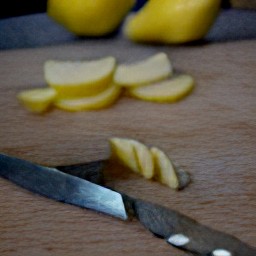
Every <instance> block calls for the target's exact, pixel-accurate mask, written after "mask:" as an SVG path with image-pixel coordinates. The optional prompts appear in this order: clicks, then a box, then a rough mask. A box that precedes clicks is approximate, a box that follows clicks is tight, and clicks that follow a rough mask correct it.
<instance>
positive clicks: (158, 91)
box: [129, 75, 194, 102]
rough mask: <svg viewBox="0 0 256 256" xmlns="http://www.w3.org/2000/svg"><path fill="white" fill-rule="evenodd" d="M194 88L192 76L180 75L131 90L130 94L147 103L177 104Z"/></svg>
mask: <svg viewBox="0 0 256 256" xmlns="http://www.w3.org/2000/svg"><path fill="white" fill-rule="evenodd" d="M193 87H194V79H193V77H191V76H190V75H178V76H176V77H174V78H171V79H168V80H164V81H161V82H158V83H154V84H150V85H145V86H140V87H136V88H129V94H130V95H132V96H134V97H136V98H138V99H141V100H147V101H155V102H175V101H178V100H180V99H182V98H183V97H185V96H186V95H188V94H189V93H190V92H191V91H192V89H193Z"/></svg>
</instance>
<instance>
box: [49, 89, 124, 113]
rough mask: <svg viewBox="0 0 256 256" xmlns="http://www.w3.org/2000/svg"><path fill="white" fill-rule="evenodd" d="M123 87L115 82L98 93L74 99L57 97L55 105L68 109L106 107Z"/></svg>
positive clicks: (115, 98)
mask: <svg viewBox="0 0 256 256" xmlns="http://www.w3.org/2000/svg"><path fill="white" fill-rule="evenodd" d="M120 92H121V88H120V87H119V86H117V85H115V84H112V85H110V86H109V87H108V88H107V89H105V90H104V91H102V92H100V93H98V94H97V95H93V96H87V97H83V98H74V99H57V100H56V101H55V103H54V104H55V106H56V107H58V108H60V109H63V110H68V111H82V110H96V109H101V108H106V107H108V106H109V105H111V104H113V103H114V102H115V101H116V100H117V99H118V97H119V95H120Z"/></svg>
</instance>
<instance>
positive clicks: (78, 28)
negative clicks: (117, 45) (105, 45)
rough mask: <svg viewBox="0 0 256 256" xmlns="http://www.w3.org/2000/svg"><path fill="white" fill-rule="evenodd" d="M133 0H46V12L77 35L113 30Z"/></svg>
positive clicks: (90, 34)
mask: <svg viewBox="0 0 256 256" xmlns="http://www.w3.org/2000/svg"><path fill="white" fill-rule="evenodd" d="M134 3H135V0H48V4H47V13H48V15H49V16H50V17H51V18H53V19H54V20H55V21H57V22H58V23H60V24H61V25H63V26H64V27H65V28H66V29H68V30H69V31H71V32H73V33H74V34H76V35H79V36H102V35H106V34H109V33H111V32H113V31H114V30H115V29H116V28H117V27H118V26H119V24H120V23H121V22H122V20H123V18H124V16H125V15H126V13H127V12H128V11H129V10H130V9H131V7H132V6H133V5H134Z"/></svg>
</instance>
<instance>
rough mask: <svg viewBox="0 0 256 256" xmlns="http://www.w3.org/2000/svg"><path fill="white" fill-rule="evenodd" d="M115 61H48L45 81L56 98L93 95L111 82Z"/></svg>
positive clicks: (113, 59) (106, 59)
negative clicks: (52, 89) (53, 91)
mask: <svg viewBox="0 0 256 256" xmlns="http://www.w3.org/2000/svg"><path fill="white" fill-rule="evenodd" d="M115 65H116V61H115V58H114V57H106V58H102V59H99V60H91V61H55V60H48V61H46V62H45V65H44V73H45V80H46V82H47V83H48V85H49V86H51V87H52V88H54V89H55V90H56V91H57V93H58V98H73V97H84V96H91V95H95V94H97V93H99V92H101V91H103V90H104V89H105V88H106V87H107V86H108V85H109V84H110V83H111V81H112V77H113V72H114V69H115Z"/></svg>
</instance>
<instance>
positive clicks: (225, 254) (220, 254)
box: [212, 249, 232, 256]
mask: <svg viewBox="0 0 256 256" xmlns="http://www.w3.org/2000/svg"><path fill="white" fill-rule="evenodd" d="M212 255H213V256H232V254H231V252H229V251H227V250H224V249H216V250H214V251H213V252H212Z"/></svg>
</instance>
